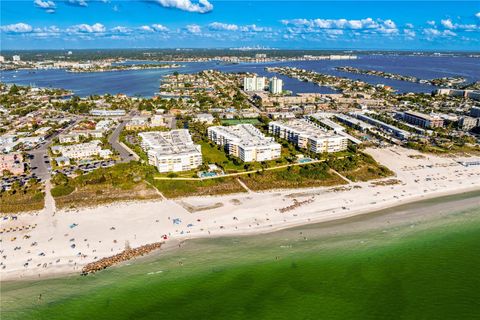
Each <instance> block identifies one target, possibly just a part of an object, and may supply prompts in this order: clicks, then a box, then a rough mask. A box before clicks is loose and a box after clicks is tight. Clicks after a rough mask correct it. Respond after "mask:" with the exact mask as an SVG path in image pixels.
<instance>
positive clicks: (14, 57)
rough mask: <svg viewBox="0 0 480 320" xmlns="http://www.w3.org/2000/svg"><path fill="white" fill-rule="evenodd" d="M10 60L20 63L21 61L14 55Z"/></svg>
mask: <svg viewBox="0 0 480 320" xmlns="http://www.w3.org/2000/svg"><path fill="white" fill-rule="evenodd" d="M12 60H13V61H20V60H21V59H20V56H19V55H14V56H12Z"/></svg>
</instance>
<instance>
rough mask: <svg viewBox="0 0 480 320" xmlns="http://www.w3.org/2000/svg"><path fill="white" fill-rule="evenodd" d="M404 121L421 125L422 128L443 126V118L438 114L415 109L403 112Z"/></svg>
mask: <svg viewBox="0 0 480 320" xmlns="http://www.w3.org/2000/svg"><path fill="white" fill-rule="evenodd" d="M402 118H403V121H406V122H408V123H410V124H413V125H416V126H420V127H422V128H436V127H443V119H442V118H440V117H438V116H432V115H428V114H423V113H420V112H415V111H405V112H403V117H402Z"/></svg>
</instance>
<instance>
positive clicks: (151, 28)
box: [138, 24, 168, 32]
mask: <svg viewBox="0 0 480 320" xmlns="http://www.w3.org/2000/svg"><path fill="white" fill-rule="evenodd" d="M138 29H140V30H141V31H146V32H160V31H168V28H167V27H165V26H164V25H161V24H152V25H150V26H141V27H139V28H138Z"/></svg>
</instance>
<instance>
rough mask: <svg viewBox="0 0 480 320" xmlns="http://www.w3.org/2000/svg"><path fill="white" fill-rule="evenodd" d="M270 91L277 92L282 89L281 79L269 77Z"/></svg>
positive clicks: (280, 91)
mask: <svg viewBox="0 0 480 320" xmlns="http://www.w3.org/2000/svg"><path fill="white" fill-rule="evenodd" d="M268 89H269V91H270V93H272V94H279V93H282V91H283V80H282V79H279V78H277V77H273V78H271V79H270V84H269V86H268Z"/></svg>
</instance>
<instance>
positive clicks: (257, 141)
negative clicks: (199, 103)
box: [208, 124, 281, 162]
mask: <svg viewBox="0 0 480 320" xmlns="http://www.w3.org/2000/svg"><path fill="white" fill-rule="evenodd" d="M208 138H209V139H210V140H211V141H213V142H215V143H216V144H218V145H221V146H224V147H225V149H226V150H227V151H228V154H230V155H232V156H235V157H237V158H240V159H241V160H242V161H243V162H252V161H268V160H273V159H277V158H280V154H281V146H280V144H278V143H276V142H275V141H274V140H273V138H271V137H266V136H265V135H264V134H263V133H262V132H261V131H260V130H258V129H257V128H255V127H254V126H253V125H251V124H237V125H234V126H228V127H224V126H214V127H209V128H208Z"/></svg>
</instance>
